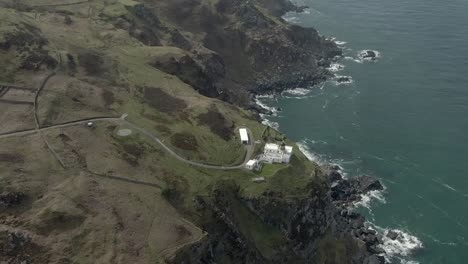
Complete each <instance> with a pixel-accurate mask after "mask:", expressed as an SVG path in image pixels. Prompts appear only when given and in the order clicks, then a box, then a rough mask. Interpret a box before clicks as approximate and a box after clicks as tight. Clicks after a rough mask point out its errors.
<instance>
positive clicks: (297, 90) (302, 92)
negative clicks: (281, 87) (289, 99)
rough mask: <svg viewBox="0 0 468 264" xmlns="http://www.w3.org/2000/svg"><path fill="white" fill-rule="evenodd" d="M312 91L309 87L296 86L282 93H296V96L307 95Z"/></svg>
mask: <svg viewBox="0 0 468 264" xmlns="http://www.w3.org/2000/svg"><path fill="white" fill-rule="evenodd" d="M310 92H311V90H309V89H305V88H294V89H288V90H285V91H283V92H282V93H281V95H283V94H289V95H294V96H304V95H307V94H309V93H310Z"/></svg>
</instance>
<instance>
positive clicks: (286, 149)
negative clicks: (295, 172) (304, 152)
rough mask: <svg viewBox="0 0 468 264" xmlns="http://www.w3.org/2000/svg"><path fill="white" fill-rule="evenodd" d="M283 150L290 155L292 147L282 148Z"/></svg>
mask: <svg viewBox="0 0 468 264" xmlns="http://www.w3.org/2000/svg"><path fill="white" fill-rule="evenodd" d="M284 150H285V151H284V152H286V153H288V154H290V153H292V150H293V147H292V146H286V147H284Z"/></svg>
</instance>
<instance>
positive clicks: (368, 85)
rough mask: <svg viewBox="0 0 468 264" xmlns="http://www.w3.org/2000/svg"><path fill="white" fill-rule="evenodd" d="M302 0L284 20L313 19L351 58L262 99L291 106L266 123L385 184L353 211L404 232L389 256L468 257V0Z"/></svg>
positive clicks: (392, 259)
mask: <svg viewBox="0 0 468 264" xmlns="http://www.w3.org/2000/svg"><path fill="white" fill-rule="evenodd" d="M295 2H297V3H299V4H305V5H307V6H309V7H310V8H309V9H307V10H306V11H305V12H304V13H300V14H297V13H288V14H286V15H285V16H284V19H286V20H287V21H288V22H290V23H292V24H298V25H302V26H306V27H314V28H316V29H317V30H318V31H319V32H320V34H322V35H324V36H327V37H330V38H332V39H333V41H335V42H336V44H337V45H339V46H340V47H341V48H342V49H343V52H344V56H343V57H342V58H339V59H338V60H337V61H336V63H334V64H333V65H332V66H331V67H330V70H332V71H334V73H335V74H336V76H337V77H336V78H333V79H330V80H329V81H327V82H325V83H323V84H321V85H319V86H315V87H285V88H288V90H287V91H285V92H283V93H282V94H281V95H277V96H268V95H266V96H259V97H258V98H257V102H258V103H259V104H260V105H262V106H263V107H266V108H270V109H276V108H278V107H279V108H281V109H282V111H274V114H272V115H267V116H264V118H265V121H264V122H265V123H268V124H269V125H271V126H273V127H276V128H278V129H279V130H280V131H282V132H284V133H286V134H287V135H288V137H289V138H291V139H293V140H295V141H296V142H299V145H300V147H301V150H302V151H303V152H304V153H306V154H307V155H308V157H309V158H310V159H313V160H315V161H317V162H319V163H335V164H338V165H340V166H341V167H342V168H343V172H344V173H345V175H346V177H354V176H356V175H363V174H367V175H373V176H376V177H378V178H379V179H380V180H381V181H382V183H383V184H384V185H385V190H384V191H383V192H373V193H371V194H370V195H368V196H366V197H363V198H364V199H363V201H362V202H360V203H359V204H357V205H356V210H358V211H360V212H362V213H363V214H365V215H366V216H367V219H368V225H369V226H371V227H372V228H374V229H376V230H377V231H378V232H379V233H380V234H383V235H385V233H386V232H388V230H396V232H398V233H399V236H398V238H397V239H396V240H391V239H389V238H386V237H385V236H384V241H383V242H384V244H383V248H384V249H385V250H386V252H387V253H386V255H385V257H386V259H387V262H389V263H425V264H429V263H437V264H439V263H443V264H465V263H468V1H467V0H444V1H442V0H411V1H408V0H392V1H388V0H298V1H295ZM363 50H373V51H375V54H376V55H377V58H376V60H373V61H370V60H366V59H363V58H362V56H360V53H361V51H363ZM340 76H347V77H349V78H347V80H348V81H347V82H345V83H339V82H337V80H338V79H339V77H340Z"/></svg>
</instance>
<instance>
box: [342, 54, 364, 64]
mask: <svg viewBox="0 0 468 264" xmlns="http://www.w3.org/2000/svg"><path fill="white" fill-rule="evenodd" d="M344 59H345V60H351V61H354V62H357V63H362V60H360V59H356V58H353V57H350V56H346V57H344Z"/></svg>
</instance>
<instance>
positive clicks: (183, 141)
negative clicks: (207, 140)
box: [171, 132, 198, 150]
mask: <svg viewBox="0 0 468 264" xmlns="http://www.w3.org/2000/svg"><path fill="white" fill-rule="evenodd" d="M171 143H172V144H173V145H174V146H176V147H177V148H180V149H183V150H197V149H198V142H197V139H196V138H195V136H193V135H192V134H190V133H188V132H182V133H176V134H174V135H172V137H171Z"/></svg>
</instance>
